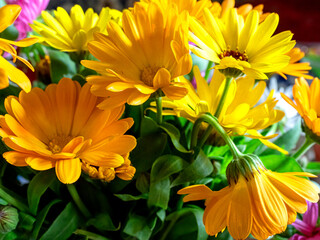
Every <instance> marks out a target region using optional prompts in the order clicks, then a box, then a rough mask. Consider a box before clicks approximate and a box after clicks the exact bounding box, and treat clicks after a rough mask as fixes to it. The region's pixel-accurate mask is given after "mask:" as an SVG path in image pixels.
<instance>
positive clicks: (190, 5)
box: [141, 0, 221, 22]
mask: <svg viewBox="0 0 320 240" xmlns="http://www.w3.org/2000/svg"><path fill="white" fill-rule="evenodd" d="M155 1H157V2H159V3H160V4H161V5H162V6H163V7H164V9H167V8H169V7H171V5H172V4H175V5H176V6H177V8H178V12H179V13H182V12H183V11H187V12H188V13H189V15H190V16H193V17H195V18H197V19H198V20H199V21H201V22H202V20H203V10H204V9H205V8H208V9H209V11H210V12H212V13H213V14H218V13H220V12H221V6H220V4H219V3H218V2H211V0H200V1H197V0H141V2H145V3H150V2H155Z"/></svg>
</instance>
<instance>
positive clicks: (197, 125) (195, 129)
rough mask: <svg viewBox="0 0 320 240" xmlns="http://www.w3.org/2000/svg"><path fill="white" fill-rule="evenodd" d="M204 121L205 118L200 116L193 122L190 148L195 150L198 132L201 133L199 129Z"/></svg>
mask: <svg viewBox="0 0 320 240" xmlns="http://www.w3.org/2000/svg"><path fill="white" fill-rule="evenodd" d="M202 122H203V120H202V119H201V118H198V119H197V120H196V121H195V122H194V124H193V128H192V132H191V143H190V150H193V149H194V148H195V147H196V146H197V141H198V134H199V130H200V126H201V123H202Z"/></svg>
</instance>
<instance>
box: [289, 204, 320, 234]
mask: <svg viewBox="0 0 320 240" xmlns="http://www.w3.org/2000/svg"><path fill="white" fill-rule="evenodd" d="M307 204H308V210H307V211H306V212H305V213H304V214H303V219H302V220H300V219H296V221H295V222H294V223H292V225H293V226H294V227H295V228H296V229H297V230H298V231H299V232H301V233H302V234H303V235H300V234H297V233H296V234H294V235H293V236H292V237H291V238H290V240H319V239H320V228H319V227H316V226H317V220H318V217H319V210H318V203H311V202H308V201H307Z"/></svg>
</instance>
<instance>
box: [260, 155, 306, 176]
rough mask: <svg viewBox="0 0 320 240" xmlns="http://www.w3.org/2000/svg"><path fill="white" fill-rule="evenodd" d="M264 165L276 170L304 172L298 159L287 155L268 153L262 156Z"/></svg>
mask: <svg viewBox="0 0 320 240" xmlns="http://www.w3.org/2000/svg"><path fill="white" fill-rule="evenodd" d="M260 159H261V161H262V163H263V164H264V166H265V167H266V168H267V169H270V170H271V171H276V172H302V171H303V170H302V168H301V166H300V165H299V164H298V163H297V162H296V160H295V159H294V158H292V157H290V156H286V155H267V156H260Z"/></svg>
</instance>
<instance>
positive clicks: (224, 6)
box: [215, 0, 269, 22]
mask: <svg viewBox="0 0 320 240" xmlns="http://www.w3.org/2000/svg"><path fill="white" fill-rule="evenodd" d="M233 8H235V0H224V1H222V3H221V10H220V12H219V13H218V14H215V16H217V17H220V18H224V17H226V16H227V14H226V13H227V12H228V11H229V10H230V9H233ZM235 9H236V10H237V13H238V14H239V15H241V16H243V17H244V19H246V17H247V16H248V15H249V13H250V12H251V11H252V10H256V11H258V13H259V15H260V18H259V22H262V21H263V20H264V19H265V18H266V17H267V16H268V15H269V13H263V4H259V5H257V6H255V7H253V6H252V4H250V3H246V4H243V5H241V6H239V7H238V8H235Z"/></svg>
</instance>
